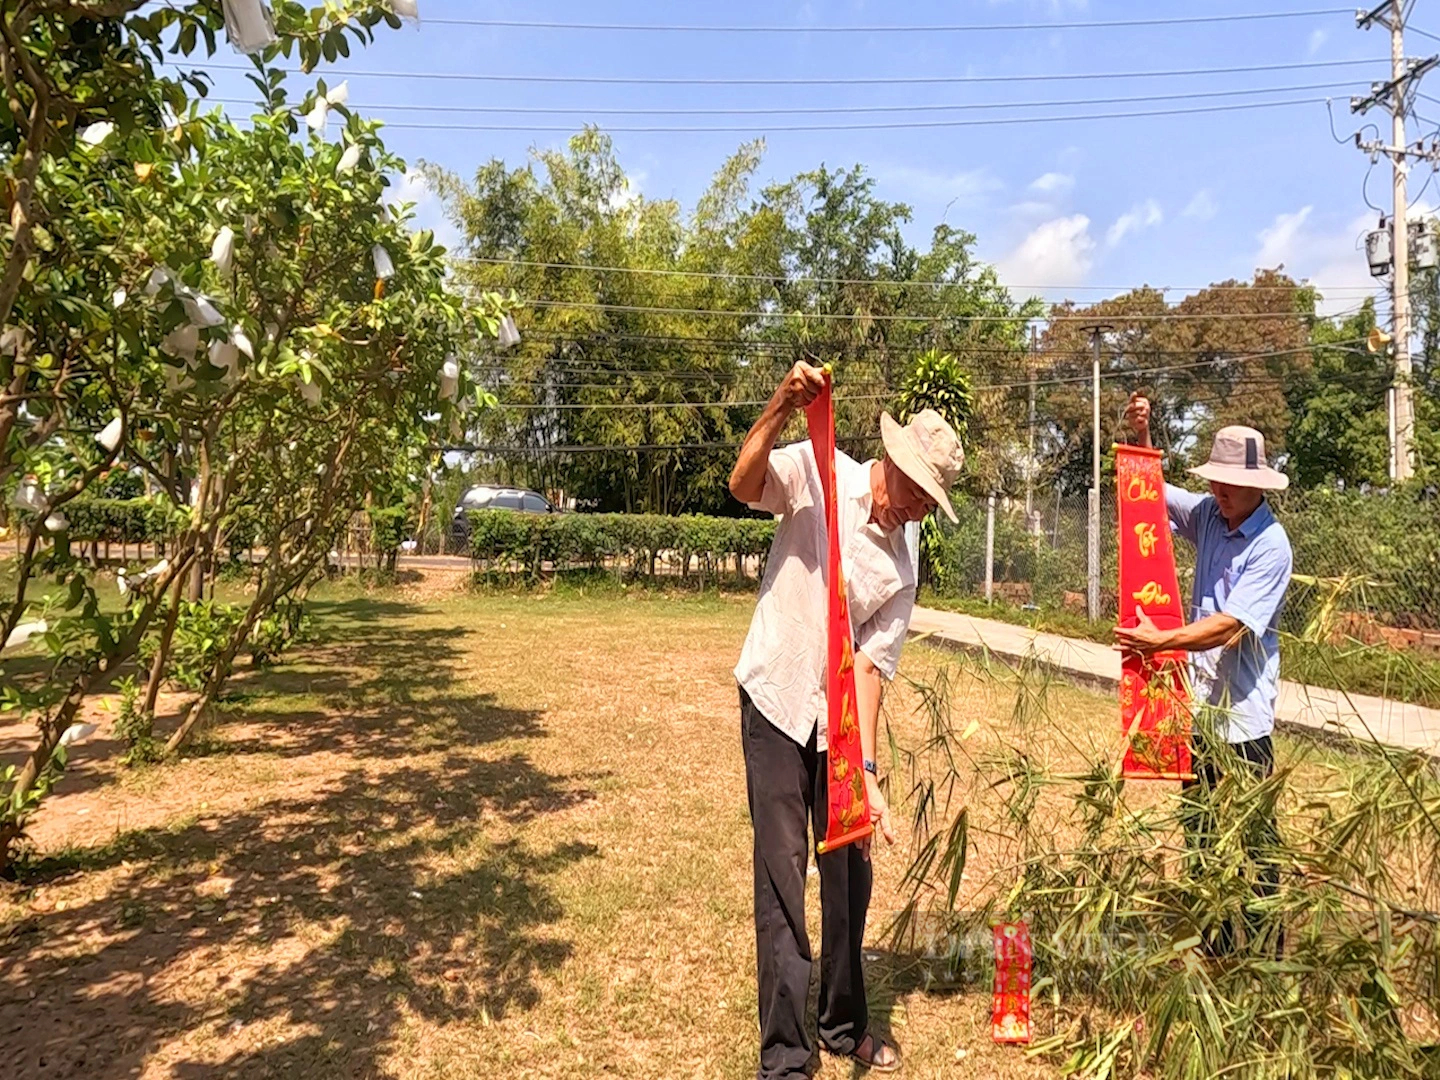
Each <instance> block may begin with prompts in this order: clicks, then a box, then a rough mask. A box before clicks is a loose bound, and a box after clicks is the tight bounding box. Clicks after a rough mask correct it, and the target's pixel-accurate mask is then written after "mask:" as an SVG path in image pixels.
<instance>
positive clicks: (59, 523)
mask: <svg viewBox="0 0 1440 1080" xmlns="http://www.w3.org/2000/svg"><path fill="white" fill-rule="evenodd" d="M69 527H70V522H69V520H68V519H67V518H66V517H65V515H64V514H62V513H60V511H58V510H57V511H55V513H53V514H51V515H50V516H49V517H47V518H46V519H45V531H46V532H48V533H58V532H64V531H65V530H66V529H68V528H69Z"/></svg>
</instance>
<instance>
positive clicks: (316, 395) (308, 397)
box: [295, 376, 323, 405]
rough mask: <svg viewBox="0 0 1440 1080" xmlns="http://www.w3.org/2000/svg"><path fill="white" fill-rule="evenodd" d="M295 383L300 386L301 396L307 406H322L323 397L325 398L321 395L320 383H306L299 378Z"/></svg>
mask: <svg viewBox="0 0 1440 1080" xmlns="http://www.w3.org/2000/svg"><path fill="white" fill-rule="evenodd" d="M295 381H296V382H298V383H299V384H300V396H301V397H302V398H304V399H305V404H307V405H319V404H320V399H321V397H323V395H322V394H321V393H320V384H319V383H317V382H314V381H311V382H306V381H305V380H304V379H301V378H299V377H298V376H297V377H296V380H295Z"/></svg>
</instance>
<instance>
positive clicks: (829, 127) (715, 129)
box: [330, 98, 1325, 135]
mask: <svg viewBox="0 0 1440 1080" xmlns="http://www.w3.org/2000/svg"><path fill="white" fill-rule="evenodd" d="M1324 100H1325V99H1324V98H1294V99H1291V100H1289V101H1246V102H1239V103H1237V104H1234V105H1197V106H1194V107H1192V108H1188V109H1132V110H1129V111H1126V112H1105V113H1075V114H1072V115H1066V116H997V117H990V118H986V119H982V120H892V121H885V122H883V123H877V124H779V125H774V124H767V125H765V127H764V130H765V131H767V132H797V131H901V130H914V129H918V128H963V127H994V126H996V125H1000V124H1004V125H1014V124H1058V123H1064V122H1066V121H1071V120H1131V119H1137V118H1140V117H1147V116H1194V115H1197V114H1201V113H1226V112H1245V111H1250V110H1255V109H1277V108H1286V107H1288V106H1291V105H1316V104H1321V103H1323V102H1324ZM330 120H331V121H332V122H335V123H341V122H342V121H341V120H340V118H339V117H331V118H330ZM386 126H387V127H392V128H396V129H401V130H406V131H526V132H535V133H540V134H565V133H573V132H574V130H575V127H574V125H567V124H416V123H409V122H406V121H398V122H396V123H389V124H387V125H386ZM604 130H605V131H606V132H614V133H617V134H629V135H638V134H650V135H705V134H748V133H751V132H754V131H756V130H757V129H756V127H755V125H753V124H750V125H745V124H741V125H737V124H712V125H707V126H700V125H693V124H633V125H625V126H620V125H607V126H606V127H605V128H604Z"/></svg>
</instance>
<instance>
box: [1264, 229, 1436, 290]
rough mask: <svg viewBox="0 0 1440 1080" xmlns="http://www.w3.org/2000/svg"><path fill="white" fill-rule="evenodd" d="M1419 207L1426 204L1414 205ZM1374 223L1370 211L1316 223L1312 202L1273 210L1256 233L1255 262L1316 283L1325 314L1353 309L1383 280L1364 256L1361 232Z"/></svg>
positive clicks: (1379, 286)
mask: <svg viewBox="0 0 1440 1080" xmlns="http://www.w3.org/2000/svg"><path fill="white" fill-rule="evenodd" d="M1417 212H1418V213H1425V212H1427V208H1425V207H1417ZM1373 228H1375V215H1374V214H1372V213H1370V212H1368V211H1367V212H1366V213H1364V214H1360V215H1358V216H1356V217H1354V218H1351V219H1349V220H1348V221H1344V222H1341V223H1338V224H1332V225H1317V224H1316V222H1315V219H1314V207H1312V206H1302V207H1301V208H1300V209H1299V210H1296V211H1293V212H1292V213H1286V214H1276V215H1275V218H1274V220H1273V221H1272V222H1271V223H1270V224H1269V225H1268V226H1267V227H1265V228H1264V229H1261V230H1260V232H1259V233H1258V234H1257V236H1256V240H1258V241H1259V245H1260V246H1259V250H1258V251H1257V252H1256V253H1255V256H1254V260H1253V266H1254V267H1258V268H1261V269H1266V270H1273V269H1275V268H1276V267H1278V266H1283V267H1284V268H1285V272H1286V273H1287V274H1289V275H1290V276H1292V277H1293V278H1295V279H1296V280H1297V281H1308V282H1310V283H1311V284H1313V285H1314V286H1316V288H1317V289H1318V290H1319V292H1320V295H1321V304H1320V310H1321V312H1322V313H1324V314H1329V315H1333V314H1335V313H1337V312H1339V311H1342V310H1343V311H1353V310H1354V309H1355V308H1356V307H1357V306H1358V305H1359V304H1360V302H1361V301H1362V300H1363V299H1364V298H1365V296H1366V295H1368V294H1372V293H1374V292H1376V291H1377V290H1379V289H1381V288H1383V287H1384V282H1383V281H1382V280H1379V279H1376V278H1372V277H1371V276H1370V268H1369V266H1368V265H1367V264H1366V261H1365V245H1364V235H1365V233H1367V232H1368V231H1370V230H1371V229H1373Z"/></svg>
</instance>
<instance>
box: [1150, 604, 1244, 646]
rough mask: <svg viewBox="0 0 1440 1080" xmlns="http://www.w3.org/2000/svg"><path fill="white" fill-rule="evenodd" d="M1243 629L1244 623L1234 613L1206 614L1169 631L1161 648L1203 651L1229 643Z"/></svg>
mask: <svg viewBox="0 0 1440 1080" xmlns="http://www.w3.org/2000/svg"><path fill="white" fill-rule="evenodd" d="M1244 629H1245V625H1244V624H1243V623H1242V622H1241V621H1240V620H1239V619H1237V618H1235V616H1234V615H1226V614H1224V613H1223V612H1222V613H1217V614H1215V615H1207V616H1205V618H1203V619H1201V620H1199V621H1198V622H1193V623H1190V624H1189V625H1187V626H1182V627H1179V628H1178V629H1176V630H1172V631H1170V632H1169V633H1168V634H1167V635H1166V641H1165V644H1164V645H1162V646H1161V648H1163V649H1184V650H1185V651H1186V652H1205V651H1206V650H1207V649H1214V648H1218V647H1219V646H1221V645H1229V644H1230V642H1232V641H1234V640H1235V638H1236V637H1237V636H1238V635H1239V634H1241V633H1242V632H1243V631H1244Z"/></svg>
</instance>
